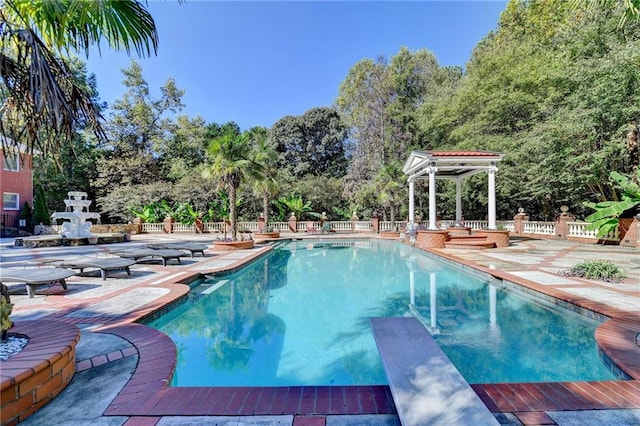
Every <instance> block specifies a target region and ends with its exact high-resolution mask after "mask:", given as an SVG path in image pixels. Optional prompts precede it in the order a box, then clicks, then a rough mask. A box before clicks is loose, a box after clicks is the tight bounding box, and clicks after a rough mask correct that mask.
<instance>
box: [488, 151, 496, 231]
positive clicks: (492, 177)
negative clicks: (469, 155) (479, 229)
mask: <svg viewBox="0 0 640 426" xmlns="http://www.w3.org/2000/svg"><path fill="white" fill-rule="evenodd" d="M497 171H498V168H497V167H496V163H495V161H492V162H491V164H490V165H489V229H497V227H496V172H497Z"/></svg>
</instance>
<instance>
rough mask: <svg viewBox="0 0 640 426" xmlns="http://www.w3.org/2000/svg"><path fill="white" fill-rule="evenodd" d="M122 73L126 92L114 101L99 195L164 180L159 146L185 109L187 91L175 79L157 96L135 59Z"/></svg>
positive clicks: (97, 183) (98, 182)
mask: <svg viewBox="0 0 640 426" xmlns="http://www.w3.org/2000/svg"><path fill="white" fill-rule="evenodd" d="M122 72H123V74H124V76H125V79H124V81H123V84H124V85H125V87H126V88H127V91H126V92H125V94H124V95H123V96H122V97H121V98H120V99H118V100H116V101H115V102H114V105H113V107H112V113H111V117H110V120H109V124H108V132H109V144H108V145H106V146H105V147H104V150H103V153H102V158H101V159H100V160H99V161H98V163H97V165H96V168H97V170H98V177H97V178H96V179H95V180H94V182H93V186H94V187H95V188H96V191H97V193H98V196H99V197H104V196H106V195H107V194H108V193H109V192H111V191H112V190H113V189H115V188H116V187H120V186H135V185H146V184H150V183H152V182H156V181H162V180H165V176H163V175H162V174H161V173H160V171H161V168H160V163H159V157H158V149H162V147H165V146H166V141H167V140H169V139H170V138H171V137H172V135H171V134H170V131H171V130H172V129H173V128H174V124H173V119H172V116H173V114H175V113H177V112H179V111H181V109H182V108H183V104H182V95H183V94H184V91H183V90H182V89H179V88H178V87H177V85H176V83H175V81H174V80H173V79H168V80H167V81H166V83H165V84H164V85H163V86H162V87H161V88H160V96H159V97H155V96H153V95H152V94H151V90H150V88H149V85H148V83H147V82H146V80H145V79H144V77H143V75H142V67H140V65H139V64H138V63H137V62H136V61H134V60H132V61H131V65H130V66H129V68H126V69H124V70H122Z"/></svg>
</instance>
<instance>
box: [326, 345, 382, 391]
mask: <svg viewBox="0 0 640 426" xmlns="http://www.w3.org/2000/svg"><path fill="white" fill-rule="evenodd" d="M374 355H375V354H374ZM376 371H379V372H380V374H379V376H378V377H376V376H375V375H374V372H376ZM336 377H348V379H346V381H345V383H367V384H370V385H375V384H385V383H387V381H386V378H385V375H384V370H383V368H382V362H381V361H380V358H379V357H378V356H372V354H371V353H369V352H367V351H365V350H357V351H354V352H351V353H348V354H345V355H343V356H341V357H340V358H338V359H336V360H335V361H334V362H333V363H332V364H331V365H330V366H328V368H326V369H325V370H324V379H323V381H324V382H325V383H330V384H338V385H340V384H345V383H336V381H335V378H336Z"/></svg>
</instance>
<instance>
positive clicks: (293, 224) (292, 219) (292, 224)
mask: <svg viewBox="0 0 640 426" xmlns="http://www.w3.org/2000/svg"><path fill="white" fill-rule="evenodd" d="M289 230H290V231H291V232H298V219H296V215H294V214H293V213H291V216H289Z"/></svg>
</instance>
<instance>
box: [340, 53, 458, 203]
mask: <svg viewBox="0 0 640 426" xmlns="http://www.w3.org/2000/svg"><path fill="white" fill-rule="evenodd" d="M450 76H452V73H451V71H450V70H449V69H442V68H440V66H439V65H438V62H437V60H436V58H435V56H434V55H433V54H432V53H431V52H429V51H427V50H424V49H421V50H418V51H411V50H409V49H408V48H406V47H402V48H401V49H400V51H399V52H398V53H397V54H396V55H394V56H393V57H391V59H390V60H387V59H386V58H384V57H379V58H378V59H377V60H375V61H374V60H372V59H365V60H362V61H360V62H358V63H357V64H356V65H355V66H353V67H352V68H351V69H350V70H349V73H348V75H347V77H346V78H345V80H344V81H343V82H342V83H341V85H340V90H339V95H338V99H337V100H336V105H337V108H338V111H339V112H340V113H341V115H342V116H343V117H344V120H345V122H347V123H348V124H349V125H350V126H351V128H352V129H354V130H353V133H352V134H351V140H352V141H353V146H352V147H351V148H352V152H351V153H350V166H349V171H348V175H347V177H346V179H345V193H346V194H350V196H351V197H352V198H353V199H352V201H356V200H355V198H360V200H359V202H360V201H363V200H364V199H370V198H372V197H368V196H364V195H363V194H364V193H366V192H367V191H368V188H369V187H371V185H373V180H374V178H375V176H376V174H377V173H378V171H379V170H381V169H382V168H384V167H385V166H387V165H388V164H390V163H391V162H395V161H404V160H405V159H406V156H407V153H408V152H410V151H411V150H412V149H415V148H421V149H425V148H427V147H426V146H425V141H424V140H423V137H422V131H421V128H420V119H419V118H420V114H419V111H420V106H421V105H423V104H424V103H425V102H428V101H429V100H430V99H431V98H432V97H435V96H437V95H439V94H440V93H441V92H442V90H440V89H439V86H440V85H441V84H443V81H447V78H448V77H450ZM449 80H450V79H449ZM373 198H375V197H373Z"/></svg>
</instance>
